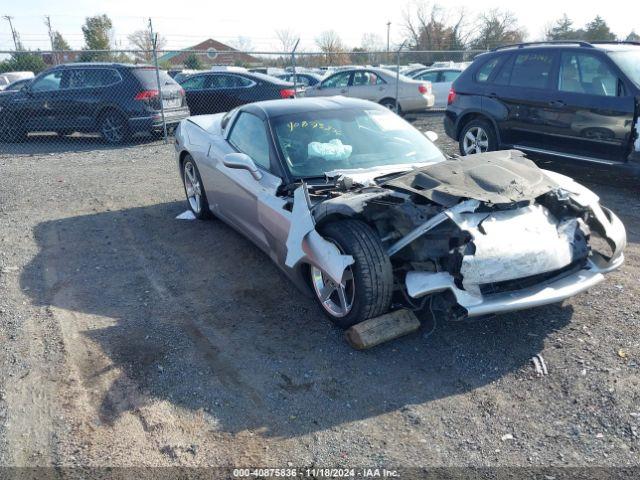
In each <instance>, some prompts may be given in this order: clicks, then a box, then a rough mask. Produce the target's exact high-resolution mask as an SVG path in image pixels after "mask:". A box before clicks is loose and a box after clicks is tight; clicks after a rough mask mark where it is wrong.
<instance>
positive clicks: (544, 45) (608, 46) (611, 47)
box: [480, 40, 640, 55]
mask: <svg viewBox="0 0 640 480" xmlns="http://www.w3.org/2000/svg"><path fill="white" fill-rule="evenodd" d="M529 48H540V49H559V48H562V49H597V50H604V51H621V50H634V49H636V48H640V43H636V42H615V41H611V42H585V41H582V40H576V41H546V42H527V43H515V44H512V45H503V46H501V47H497V48H494V49H493V50H491V52H503V51H513V50H519V49H529ZM480 55H484V54H480Z"/></svg>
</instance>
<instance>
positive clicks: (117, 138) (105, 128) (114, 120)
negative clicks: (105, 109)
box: [100, 113, 125, 143]
mask: <svg viewBox="0 0 640 480" xmlns="http://www.w3.org/2000/svg"><path fill="white" fill-rule="evenodd" d="M124 129H125V124H124V119H123V118H122V117H121V116H120V115H118V114H115V113H108V114H107V115H106V116H105V117H104V118H103V119H102V125H101V129H100V133H102V136H103V137H104V138H106V139H107V141H109V142H111V143H118V142H121V141H122V139H123V138H124Z"/></svg>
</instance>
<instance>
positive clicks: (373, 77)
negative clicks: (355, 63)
mask: <svg viewBox="0 0 640 480" xmlns="http://www.w3.org/2000/svg"><path fill="white" fill-rule="evenodd" d="M388 87H389V85H388V84H387V82H386V81H385V80H384V79H383V78H382V77H381V76H380V75H378V74H377V73H375V72H372V71H370V70H357V71H355V72H353V77H352V78H351V83H350V84H349V89H348V92H347V95H348V96H349V97H355V98H362V99H364V100H371V101H372V102H379V101H380V100H382V99H383V98H385V97H386V96H387V90H388ZM394 95H395V92H394Z"/></svg>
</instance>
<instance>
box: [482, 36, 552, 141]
mask: <svg viewBox="0 0 640 480" xmlns="http://www.w3.org/2000/svg"><path fill="white" fill-rule="evenodd" d="M556 61H557V53H556V51H555V50H550V49H544V50H543V49H539V50H534V49H526V50H525V51H523V52H518V53H514V54H512V55H511V57H510V58H509V59H508V60H507V61H505V62H503V64H502V66H501V67H500V70H499V71H498V73H497V75H496V76H495V78H494V79H493V82H492V83H491V84H487V86H486V88H485V96H484V98H483V99H482V101H483V103H482V105H483V109H485V102H486V103H487V104H488V105H487V109H488V110H490V111H496V110H503V111H504V113H503V115H502V116H501V118H499V127H500V130H501V132H500V133H501V136H502V137H501V142H502V143H507V144H511V145H518V146H524V147H536V148H542V146H544V145H547V144H548V143H549V139H550V138H551V136H552V135H553V132H554V131H555V127H554V124H555V123H557V122H563V121H565V119H561V118H560V119H559V118H556V115H555V113H554V112H553V110H552V106H551V102H552V100H553V91H552V88H553V74H554V71H555V63H556ZM492 102H498V103H499V104H500V108H499V109H498V108H495V107H494V106H492V105H490V104H491V103H492Z"/></svg>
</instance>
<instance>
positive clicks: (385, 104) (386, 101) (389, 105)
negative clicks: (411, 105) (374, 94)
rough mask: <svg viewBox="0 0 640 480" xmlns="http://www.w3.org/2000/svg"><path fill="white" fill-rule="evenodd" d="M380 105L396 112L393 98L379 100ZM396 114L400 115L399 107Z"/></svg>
mask: <svg viewBox="0 0 640 480" xmlns="http://www.w3.org/2000/svg"><path fill="white" fill-rule="evenodd" d="M380 105H382V106H383V107H387V108H388V109H389V110H391V111H392V112H395V111H396V101H395V100H394V99H393V98H385V99H383V100H380ZM396 113H398V115H399V114H401V113H402V109H401V108H400V106H398V111H397V112H396Z"/></svg>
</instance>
